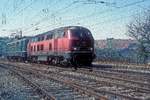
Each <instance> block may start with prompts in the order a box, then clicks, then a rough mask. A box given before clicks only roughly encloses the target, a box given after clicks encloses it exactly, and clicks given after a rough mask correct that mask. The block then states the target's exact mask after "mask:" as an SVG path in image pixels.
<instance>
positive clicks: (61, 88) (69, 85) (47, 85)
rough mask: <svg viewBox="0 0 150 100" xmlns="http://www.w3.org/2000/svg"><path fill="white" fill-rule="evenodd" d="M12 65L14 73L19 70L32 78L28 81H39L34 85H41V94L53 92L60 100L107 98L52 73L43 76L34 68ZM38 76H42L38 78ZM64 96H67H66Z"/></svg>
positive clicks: (27, 77)
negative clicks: (51, 74) (28, 68)
mask: <svg viewBox="0 0 150 100" xmlns="http://www.w3.org/2000/svg"><path fill="white" fill-rule="evenodd" d="M4 66H6V65H4ZM9 66H10V65H9ZM12 67H13V71H14V70H15V71H16V73H18V72H20V73H21V74H23V77H26V79H28V80H29V79H30V80H32V81H30V82H33V81H34V85H35V84H36V83H40V84H38V85H37V84H36V86H38V87H42V88H40V91H41V92H42V93H43V94H53V95H54V96H53V97H55V98H56V99H58V100H59V99H61V100H63V99H64V100H67V99H68V100H70V99H77V100H78V99H79V100H83V99H86V100H90V99H93V98H95V99H100V100H107V98H106V97H104V96H102V95H100V94H99V93H96V92H94V91H92V90H89V89H86V88H83V87H82V86H81V85H80V84H74V83H73V82H72V81H69V80H67V81H66V80H63V79H60V78H58V77H56V76H54V75H53V76H51V77H49V75H47V76H45V74H41V73H39V72H36V71H34V70H32V71H31V70H27V69H20V68H19V69H18V68H17V67H15V68H14V66H12ZM11 70H12V69H11ZM21 74H19V75H21ZM24 75H25V76H24ZM35 76H36V77H35ZM39 77H42V78H40V79H39ZM37 80H38V81H37ZM50 80H51V81H50ZM43 86H44V87H43ZM67 95H68V96H67ZM66 96H67V97H68V98H66ZM47 97H51V96H47ZM48 100H49V98H48Z"/></svg>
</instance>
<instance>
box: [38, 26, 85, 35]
mask: <svg viewBox="0 0 150 100" xmlns="http://www.w3.org/2000/svg"><path fill="white" fill-rule="evenodd" d="M81 28H84V29H87V28H85V27H83V26H65V27H60V28H55V29H53V30H50V31H47V32H44V33H41V34H38V35H35V37H39V36H43V35H47V34H54V32H55V31H59V30H64V29H81Z"/></svg>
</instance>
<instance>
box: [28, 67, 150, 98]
mask: <svg viewBox="0 0 150 100" xmlns="http://www.w3.org/2000/svg"><path fill="white" fill-rule="evenodd" d="M43 66H45V65H43ZM36 67H37V66H36ZM51 67H52V66H51ZM30 69H32V68H31V66H30ZM33 69H34V70H35V68H33ZM33 69H32V70H33ZM36 70H37V71H38V72H40V73H47V76H55V78H57V79H59V80H61V79H66V80H72V81H73V83H77V84H78V85H81V86H82V87H84V86H85V85H86V86H87V87H86V88H88V89H90V90H93V91H94V92H98V93H101V94H103V95H105V96H107V97H108V98H112V97H114V98H121V97H123V98H125V99H131V100H141V99H143V98H142V97H146V96H147V95H149V93H150V90H149V88H148V89H147V88H143V87H140V86H139V85H138V86H134V84H142V82H141V83H140V82H130V80H128V81H127V79H126V80H123V81H125V82H124V83H119V82H120V81H118V82H117V83H116V82H115V81H112V80H120V79H118V78H117V79H115V77H114V78H113V79H112V77H104V79H102V77H103V76H102V75H99V74H97V73H95V72H94V71H93V72H87V70H83V69H82V70H78V71H76V72H71V71H70V69H64V68H58V67H55V68H51V69H49V70H44V69H43V71H44V72H42V70H41V68H39V69H38V67H37V68H36ZM36 73H37V72H36ZM44 75H45V74H44ZM83 76H84V77H83ZM104 76H105V75H104ZM108 79H109V80H108ZM121 81H122V79H121ZM126 81H127V82H130V84H127V82H126ZM89 83H90V84H89ZM131 83H132V84H133V85H132V84H131ZM147 85H149V84H147Z"/></svg>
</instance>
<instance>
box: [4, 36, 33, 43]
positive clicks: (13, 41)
mask: <svg viewBox="0 0 150 100" xmlns="http://www.w3.org/2000/svg"><path fill="white" fill-rule="evenodd" d="M30 38H31V37H22V38H20V39H14V40H12V41H11V42H8V43H7V44H12V43H16V42H20V41H23V40H27V39H30Z"/></svg>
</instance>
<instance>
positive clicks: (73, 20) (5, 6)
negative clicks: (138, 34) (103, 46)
mask: <svg viewBox="0 0 150 100" xmlns="http://www.w3.org/2000/svg"><path fill="white" fill-rule="evenodd" d="M149 7H150V0H0V36H9V35H11V33H13V32H16V31H19V30H22V32H23V35H24V36H33V35H37V34H40V33H42V32H45V31H49V30H52V29H54V28H58V27H62V26H69V25H71V26H72V25H79V26H84V27H87V28H89V29H90V30H91V32H92V34H93V36H94V38H95V39H106V38H121V39H124V38H129V37H127V36H126V35H125V33H126V32H127V28H126V25H127V24H128V23H129V22H130V21H131V20H133V16H135V15H136V14H140V13H141V14H142V12H143V11H144V10H146V9H149ZM37 29H38V30H37Z"/></svg>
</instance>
